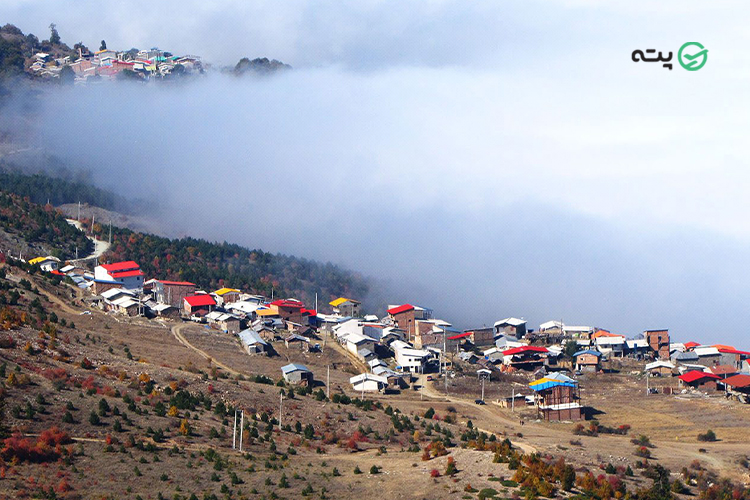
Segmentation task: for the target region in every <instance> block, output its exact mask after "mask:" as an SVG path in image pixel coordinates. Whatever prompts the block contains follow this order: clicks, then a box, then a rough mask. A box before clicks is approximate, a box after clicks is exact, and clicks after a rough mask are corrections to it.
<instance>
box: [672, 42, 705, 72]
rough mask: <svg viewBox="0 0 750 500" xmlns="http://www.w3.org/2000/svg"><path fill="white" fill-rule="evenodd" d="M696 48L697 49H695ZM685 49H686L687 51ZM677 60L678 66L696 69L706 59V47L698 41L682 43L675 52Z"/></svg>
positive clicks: (699, 67) (691, 69) (690, 69)
mask: <svg viewBox="0 0 750 500" xmlns="http://www.w3.org/2000/svg"><path fill="white" fill-rule="evenodd" d="M696 48H697V49H698V50H697V51H696ZM685 49H688V50H687V53H686V51H685ZM677 60H678V61H679V62H680V66H682V67H683V68H685V69H686V70H688V71H698V70H699V69H701V68H702V67H703V66H705V65H706V61H708V49H706V48H705V47H703V45H702V44H700V43H698V42H687V43H684V44H682V47H680V51H679V52H677Z"/></svg>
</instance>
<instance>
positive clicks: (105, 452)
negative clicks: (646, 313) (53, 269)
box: [0, 261, 750, 500]
mask: <svg viewBox="0 0 750 500" xmlns="http://www.w3.org/2000/svg"><path fill="white" fill-rule="evenodd" d="M71 296H73V297H74V298H73V299H71V298H70V297H71ZM82 298H83V297H82V295H81V292H80V291H77V290H75V289H74V288H73V287H70V286H69V285H66V284H65V283H63V282H60V279H59V277H55V276H50V275H44V274H40V273H39V272H38V270H36V269H34V268H29V267H28V266H25V265H23V264H21V263H18V262H13V261H9V262H8V263H2V262H0V386H1V387H0V407H1V408H2V411H3V413H2V420H0V441H1V442H2V447H1V449H0V498H68V499H79V498H104V499H115V498H117V499H119V498H129V499H134V500H146V499H152V500H159V499H168V498H169V499H176V500H197V499H201V498H202V499H208V500H218V499H219V498H221V499H237V500H240V499H249V498H253V499H280V498H316V499H317V498H321V499H325V498H345V497H351V496H359V497H381V496H382V497H385V498H430V499H438V498H451V499H453V498H462V499H466V500H472V499H477V500H484V499H488V498H497V499H505V498H515V499H519V498H522V497H523V498H528V499H541V498H561V499H571V500H612V499H623V500H688V499H690V498H700V499H703V500H719V499H729V498H731V499H733V500H746V499H748V498H750V490H748V489H747V488H746V487H744V486H742V485H741V484H739V483H733V482H730V481H728V480H726V479H721V478H719V477H718V476H717V475H716V474H715V473H714V472H713V471H712V470H711V469H712V468H713V467H715V466H719V465H720V464H722V463H723V461H725V460H726V461H729V460H731V461H732V464H733V465H732V467H734V468H742V467H744V466H742V465H741V462H738V461H737V460H739V459H738V458H737V453H738V452H739V453H740V457H742V456H743V455H742V453H743V452H742V450H744V452H746V451H747V450H746V442H745V441H743V440H742V439H741V438H738V439H729V440H730V441H732V442H731V443H727V444H726V445H722V443H709V444H705V443H696V442H695V441H692V442H688V441H686V442H684V443H682V442H681V443H675V442H674V440H670V439H666V438H665V439H653V440H649V439H648V438H647V437H645V436H640V437H638V435H637V434H636V435H635V436H634V437H633V439H632V443H645V445H639V446H635V447H634V446H633V444H632V443H631V438H630V437H629V436H627V435H607V434H605V429H606V427H605V426H604V425H600V424H599V423H598V422H596V421H594V422H591V423H589V425H587V426H586V427H585V428H584V427H583V426H581V427H580V429H579V428H574V427H573V425H572V424H558V425H554V424H552V425H551V424H549V423H545V422H538V421H537V422H534V421H533V417H531V416H530V415H531V414H532V412H531V411H529V410H520V413H515V414H514V413H511V412H510V410H508V409H502V408H500V407H499V406H497V405H487V406H478V405H475V404H474V403H473V401H472V400H470V399H468V398H467V397H466V395H463V396H462V395H461V393H459V392H457V391H458V390H459V388H457V387H455V386H454V385H453V383H451V389H450V390H451V392H452V394H451V396H450V397H445V396H443V395H441V394H440V393H439V391H441V386H440V384H438V385H432V384H429V385H428V386H426V387H424V388H423V390H422V391H420V392H419V395H417V394H418V393H417V392H414V391H411V390H402V391H399V392H397V393H388V394H379V393H375V394H368V396H367V397H366V398H361V394H359V393H357V392H355V391H352V389H351V386H350V385H349V383H348V378H349V376H351V374H353V373H357V372H358V367H357V366H356V364H355V363H354V361H353V359H352V358H351V357H350V356H349V355H348V354H347V352H346V351H345V350H344V349H343V348H342V347H341V346H339V345H338V344H337V343H336V342H333V341H331V342H329V343H328V346H327V348H324V350H323V351H322V352H318V353H312V352H305V351H302V350H300V349H299V348H298V347H296V346H294V345H292V346H286V345H285V344H284V342H283V341H277V342H274V346H273V349H274V352H275V353H276V354H275V355H274V356H271V357H265V356H248V354H247V353H246V352H244V351H243V350H242V348H241V347H240V346H239V344H238V343H237V341H236V338H235V337H234V336H232V335H228V334H224V333H221V332H218V331H216V330H210V329H209V330H207V329H206V328H204V327H202V326H201V325H195V324H191V323H190V322H186V323H182V322H170V321H163V322H149V321H147V320H145V319H143V318H128V317H125V316H117V315H113V314H106V313H103V312H101V311H99V310H97V309H94V310H91V311H90V312H88V313H86V314H83V313H84V311H83V309H82V300H81V299H82ZM289 362H296V363H304V364H305V365H306V366H308V367H309V368H310V369H311V370H312V371H313V373H314V374H315V379H316V381H315V383H314V385H313V386H312V387H305V386H293V385H290V384H289V383H286V382H284V381H281V380H280V374H281V370H280V368H281V366H283V365H285V364H287V363H289ZM328 366H330V367H331V368H332V369H331V371H330V380H329V379H328V376H327V374H326V367H328ZM470 376H471V378H473V379H474V381H475V380H476V377H475V376H474V375H473V374H471V375H470ZM606 380H607V382H609V384H608V385H607V387H606V389H604V386H602V388H600V389H596V386H595V385H593V384H592V385H588V386H587V387H588V388H590V389H594V390H596V392H597V393H599V392H600V391H601V394H606V393H607V392H610V393H611V391H612V390H613V388H614V389H617V390H622V389H624V388H627V387H628V385H629V384H628V383H627V382H625V383H622V382H619V383H618V382H616V379H608V378H607V379H606ZM326 383H327V385H326ZM492 384H494V385H495V387H500V384H501V383H500V382H498V381H495V382H493V383H492ZM492 384H491V385H492ZM327 391H330V396H328V395H327ZM650 401H653V402H657V401H661V403H656V404H657V405H658V404H663V402H664V401H665V399H663V398H657V397H652V398H651V400H650ZM647 404H651V403H647ZM685 404H692V402H686V403H685ZM280 405H281V407H280ZM236 409H237V410H243V411H244V419H240V421H239V422H238V423H237V426H238V428H239V429H241V432H242V433H243V450H242V452H239V450H236V449H233V446H232V441H233V440H232V434H233V430H234V426H235V423H234V416H235V410H236ZM517 411H518V410H517ZM519 415H520V416H521V418H522V419H526V420H527V424H526V425H525V426H523V425H522V424H519V421H518V416H519ZM675 415H676V414H675ZM682 415H683V416H684V415H685V412H683V413H682ZM603 416H606V415H603ZM664 416H665V417H668V415H667V414H666V413H665V414H664ZM735 418H737V419H742V420H741V422H745V419H746V418H747V412H745V411H742V412H737V413H736V415H735ZM681 420H685V418H684V417H683V418H682V419H681ZM640 425H642V426H643V427H639V428H638V431H639V432H641V431H642V430H643V429H646V428H647V426H648V425H649V424H648V423H646V422H642V423H640ZM571 429H572V430H573V433H571ZM610 429H611V428H610ZM522 431H523V432H522ZM634 431H635V429H634ZM598 433H601V435H599V434H598ZM727 436H728V437H730V436H729V435H727ZM572 438H575V439H572ZM236 444H237V446H239V440H237V442H236ZM699 446H703V447H704V448H709V449H710V454H709V451H707V450H705V449H704V450H703V452H700V451H697V452H696V451H695V450H696V449H697V448H698V447H699ZM702 449H703V448H702ZM722 449H723V450H724V451H721V450H722ZM632 450H635V454H634V453H633V451H632ZM643 450H645V451H643ZM646 454H648V456H649V457H650V458H647V459H644V458H642V457H644V456H646ZM693 457H698V458H700V460H698V458H695V459H694V458H693ZM744 460H745V462H744V463H746V459H744ZM667 467H673V470H675V471H679V470H680V469H682V471H681V472H679V473H678V472H674V473H671V472H670V470H669V469H667Z"/></svg>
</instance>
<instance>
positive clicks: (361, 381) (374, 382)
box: [349, 373, 388, 392]
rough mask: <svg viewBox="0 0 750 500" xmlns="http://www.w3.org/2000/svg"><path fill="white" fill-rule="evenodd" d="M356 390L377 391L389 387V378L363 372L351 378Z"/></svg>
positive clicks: (350, 380)
mask: <svg viewBox="0 0 750 500" xmlns="http://www.w3.org/2000/svg"><path fill="white" fill-rule="evenodd" d="M349 383H350V384H352V387H353V388H354V390H355V391H360V392H377V391H382V390H383V389H385V388H386V387H388V379H387V378H385V377H381V376H379V375H374V374H372V373H362V374H360V375H356V376H354V377H352V378H350V379H349Z"/></svg>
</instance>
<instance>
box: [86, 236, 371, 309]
mask: <svg viewBox="0 0 750 500" xmlns="http://www.w3.org/2000/svg"><path fill="white" fill-rule="evenodd" d="M94 232H95V233H96V234H98V235H99V237H100V238H102V239H106V238H107V237H108V234H109V228H108V227H106V226H104V225H99V224H96V225H95V227H94ZM105 258H106V259H108V260H110V261H113V262H114V261H119V260H134V261H136V262H138V263H140V265H141V269H143V271H144V272H145V273H146V274H147V275H148V276H152V277H157V278H162V279H172V280H180V281H191V282H193V283H196V284H197V285H198V286H200V287H203V288H205V289H207V290H213V289H217V288H221V287H223V286H231V287H233V288H239V289H241V290H246V291H250V292H256V293H259V294H263V295H266V296H269V297H270V296H271V293H272V291H273V294H274V296H276V297H284V296H288V297H296V298H298V299H300V300H303V301H306V302H307V303H308V304H310V305H312V303H313V301H314V298H315V293H316V292H317V293H318V297H319V300H320V301H321V302H322V303H326V302H328V301H329V300H331V299H333V298H336V297H340V296H352V297H364V296H365V295H367V292H368V288H369V287H368V282H367V280H366V279H365V278H364V277H362V276H361V275H360V274H358V273H354V272H351V271H347V270H345V269H342V268H340V267H338V266H336V265H333V264H331V263H326V264H323V263H319V262H315V261H311V260H307V259H303V258H298V257H293V256H288V255H283V254H272V253H269V252H264V251H262V250H257V249H256V250H251V249H248V248H245V247H242V246H240V245H235V244H231V243H227V242H223V243H217V242H210V241H206V240H201V239H196V238H189V237H188V238H179V239H170V238H164V237H161V236H156V235H153V234H144V233H138V232H135V231H131V230H129V229H121V228H113V231H112V247H111V249H110V251H109V252H108V253H107V254H106V255H105Z"/></svg>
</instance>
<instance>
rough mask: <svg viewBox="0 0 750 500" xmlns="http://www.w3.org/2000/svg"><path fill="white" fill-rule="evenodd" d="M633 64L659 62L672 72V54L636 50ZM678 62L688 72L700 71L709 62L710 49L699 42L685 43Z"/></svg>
mask: <svg viewBox="0 0 750 500" xmlns="http://www.w3.org/2000/svg"><path fill="white" fill-rule="evenodd" d="M630 57H631V59H633V62H641V61H643V62H657V63H663V64H662V66H663V67H665V68H667V69H668V70H669V71H672V63H671V62H670V61H671V60H672V52H671V51H670V52H667V55H666V56H665V55H664V54H663V53H661V52H659V53H658V54H657V53H656V49H646V51H645V52H644V51H643V50H640V49H639V50H634V51H633V53H632V54H631V56H630ZM677 61H679V63H680V66H682V67H683V68H685V69H686V70H688V71H698V70H699V69H701V68H702V67H703V66H705V65H706V61H708V49H707V48H705V47H704V46H703V44H700V43H698V42H687V43H683V44H682V47H680V50H679V51H678V52H677Z"/></svg>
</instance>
